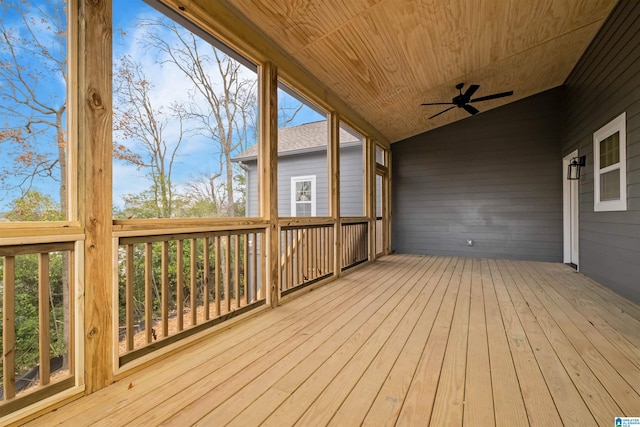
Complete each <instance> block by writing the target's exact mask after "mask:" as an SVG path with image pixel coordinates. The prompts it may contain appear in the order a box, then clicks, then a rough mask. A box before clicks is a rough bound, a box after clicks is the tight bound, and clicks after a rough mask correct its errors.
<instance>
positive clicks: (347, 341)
mask: <svg viewBox="0 0 640 427" xmlns="http://www.w3.org/2000/svg"><path fill="white" fill-rule="evenodd" d="M639 319H640V308H639V307H638V306H637V305H635V304H633V303H632V302H630V301H627V300H625V299H624V298H622V297H620V296H618V295H616V294H614V293H612V292H611V291H609V290H607V289H605V288H602V287H601V286H600V285H599V284H597V283H596V282H594V281H593V280H591V279H589V278H587V277H585V276H583V275H582V274H580V273H576V272H574V271H573V270H571V269H570V268H568V267H566V266H564V265H561V264H551V263H534V262H522V261H506V260H487V259H465V258H456V257H435V256H434V257H432V256H418V255H394V256H388V257H385V258H382V259H381V260H378V261H377V262H375V263H373V264H372V265H369V266H365V267H363V268H360V269H356V270H355V271H353V272H350V273H349V274H345V275H344V276H343V277H342V278H340V279H339V280H337V281H335V282H332V283H330V284H327V285H325V286H322V287H320V288H318V289H315V290H314V291H312V292H308V293H304V294H302V295H300V296H298V297H296V298H292V299H290V300H288V301H286V302H285V303H283V304H282V305H281V306H280V307H278V308H277V309H275V310H265V311H263V312H261V313H259V314H257V315H256V316H253V317H250V318H248V319H246V320H244V321H242V322H238V323H235V324H234V325H232V326H230V327H229V328H227V329H225V330H222V331H219V332H217V333H215V334H212V335H210V336H208V337H206V338H204V339H202V340H201V341H199V342H198V343H197V344H196V345H193V346H190V347H187V348H185V349H184V350H182V351H180V352H178V353H176V354H173V355H171V356H168V357H165V358H164V359H163V360H162V361H161V362H160V363H157V364H155V365H151V366H149V367H146V368H144V369H142V370H139V371H137V372H135V373H133V374H131V375H130V376H127V377H125V378H123V379H122V380H121V381H118V382H116V383H115V384H113V385H111V386H109V387H107V388H105V389H102V390H100V391H98V392H96V393H94V394H92V395H90V396H86V397H83V398H81V399H79V400H76V401H74V402H71V403H69V404H67V405H66V406H64V407H62V408H60V409H58V410H57V411H55V412H52V413H49V414H46V415H44V416H42V417H40V418H38V419H36V420H34V421H32V422H31V423H30V425H33V426H40V425H46V426H51V425H60V424H65V425H104V426H107V425H109V426H118V425H181V426H184V425H235V426H252V425H274V426H287V425H336V426H350V425H368V426H373V425H375V426H380V425H420V426H424V425H433V426H439V425H461V426H462V425H465V426H467V425H468V426H475V425H477V426H490V425H562V424H565V425H596V424H605V425H606V424H610V423H611V421H612V420H613V418H614V417H616V416H638V413H637V411H638V408H640V320H639ZM634 411H635V412H634Z"/></svg>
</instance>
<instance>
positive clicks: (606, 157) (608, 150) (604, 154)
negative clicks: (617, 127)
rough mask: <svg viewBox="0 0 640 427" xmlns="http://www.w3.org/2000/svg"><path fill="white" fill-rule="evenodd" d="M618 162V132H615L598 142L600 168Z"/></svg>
mask: <svg viewBox="0 0 640 427" xmlns="http://www.w3.org/2000/svg"><path fill="white" fill-rule="evenodd" d="M619 162H620V133H619V132H616V133H614V134H613V135H611V136H609V137H608V138H606V139H604V140H602V141H601V142H600V169H604V168H606V167H608V166H611V165H614V164H616V163H619Z"/></svg>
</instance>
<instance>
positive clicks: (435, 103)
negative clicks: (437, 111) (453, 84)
mask: <svg viewBox="0 0 640 427" xmlns="http://www.w3.org/2000/svg"><path fill="white" fill-rule="evenodd" d="M420 105H455V104H454V103H453V102H429V103H426V104H420Z"/></svg>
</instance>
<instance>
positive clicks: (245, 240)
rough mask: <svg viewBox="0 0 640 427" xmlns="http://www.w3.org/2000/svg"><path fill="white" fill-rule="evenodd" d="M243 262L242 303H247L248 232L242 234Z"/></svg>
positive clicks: (248, 300)
mask: <svg viewBox="0 0 640 427" xmlns="http://www.w3.org/2000/svg"><path fill="white" fill-rule="evenodd" d="M243 242H244V247H243V249H244V260H243V261H244V263H243V264H242V271H243V273H242V280H243V290H244V304H245V305H249V302H251V300H250V299H249V234H245V235H244V239H243Z"/></svg>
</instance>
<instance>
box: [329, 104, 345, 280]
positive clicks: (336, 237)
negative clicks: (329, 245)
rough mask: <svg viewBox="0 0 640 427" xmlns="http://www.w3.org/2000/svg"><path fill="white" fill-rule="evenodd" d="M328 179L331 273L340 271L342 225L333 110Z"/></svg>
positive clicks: (336, 124) (337, 138) (337, 123)
mask: <svg viewBox="0 0 640 427" xmlns="http://www.w3.org/2000/svg"><path fill="white" fill-rule="evenodd" d="M329 176H330V177H331V178H330V179H329V183H330V187H329V190H330V191H331V197H330V198H329V211H330V213H331V219H332V220H333V242H334V247H333V275H334V277H339V276H340V273H341V272H342V225H341V224H340V119H339V117H338V113H336V112H335V111H334V112H332V113H331V114H329Z"/></svg>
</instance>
